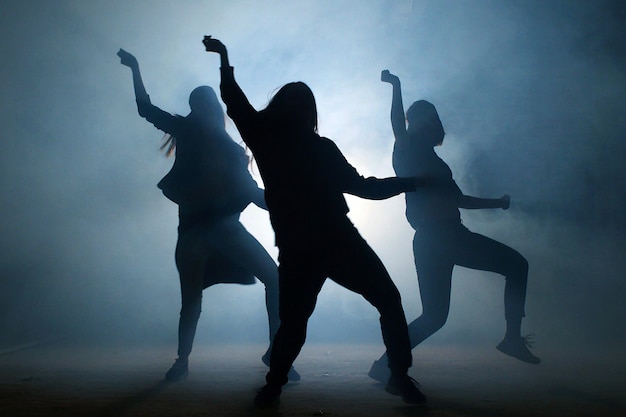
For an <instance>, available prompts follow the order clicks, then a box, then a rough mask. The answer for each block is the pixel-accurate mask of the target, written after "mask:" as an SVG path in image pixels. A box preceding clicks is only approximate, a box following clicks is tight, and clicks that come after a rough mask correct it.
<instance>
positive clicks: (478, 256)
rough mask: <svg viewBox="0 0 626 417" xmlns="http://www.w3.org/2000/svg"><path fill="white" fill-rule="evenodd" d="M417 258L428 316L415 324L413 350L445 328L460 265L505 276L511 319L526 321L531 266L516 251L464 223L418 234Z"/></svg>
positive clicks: (424, 310) (411, 326) (506, 307)
mask: <svg viewBox="0 0 626 417" xmlns="http://www.w3.org/2000/svg"><path fill="white" fill-rule="evenodd" d="M413 254H414V256H415V266H416V269H417V274H418V282H419V289H420V296H421V300H422V314H421V316H420V317H418V318H417V319H416V320H414V321H413V322H411V324H409V335H410V338H411V347H412V348H413V347H415V346H417V345H418V344H420V343H421V342H422V341H424V340H425V339H426V338H428V337H429V336H430V335H432V334H433V333H435V332H436V331H437V330H439V329H440V328H441V327H443V325H444V324H445V322H446V320H447V318H448V312H449V310H450V290H451V284H452V270H453V268H454V265H460V266H464V267H467V268H471V269H478V270H483V271H491V272H496V273H499V274H502V275H504V276H505V277H506V284H505V289H504V311H505V318H506V320H507V322H509V321H510V322H511V323H517V324H519V322H521V320H522V317H524V304H525V301H526V283H527V277H528V262H527V261H526V259H525V258H524V257H523V256H522V255H521V254H520V253H519V252H517V251H516V250H514V249H512V248H510V247H508V246H506V245H504V244H502V243H500V242H497V241H495V240H493V239H490V238H488V237H486V236H483V235H480V234H478V233H473V232H470V231H469V230H468V229H467V228H465V227H464V226H462V225H460V224H459V225H454V226H448V227H443V228H433V229H428V230H426V231H422V232H417V233H415V237H414V239H413Z"/></svg>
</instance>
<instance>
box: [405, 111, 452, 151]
mask: <svg viewBox="0 0 626 417" xmlns="http://www.w3.org/2000/svg"><path fill="white" fill-rule="evenodd" d="M406 120H407V121H408V122H409V126H408V129H407V130H408V132H409V134H410V136H411V137H414V138H416V139H418V140H423V141H427V142H428V143H429V144H431V145H432V146H438V145H441V143H442V142H443V137H444V136H445V134H446V133H445V131H444V130H443V125H442V124H441V120H440V119H439V114H438V113H437V109H436V108H435V106H434V105H433V104H432V103H430V102H428V101H426V100H418V101H416V102H415V103H413V104H411V107H409V109H408V110H407V112H406Z"/></svg>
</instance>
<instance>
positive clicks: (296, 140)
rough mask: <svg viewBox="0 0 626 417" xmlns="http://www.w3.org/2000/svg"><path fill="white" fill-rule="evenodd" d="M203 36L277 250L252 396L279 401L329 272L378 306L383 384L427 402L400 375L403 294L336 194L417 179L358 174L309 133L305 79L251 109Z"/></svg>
mask: <svg viewBox="0 0 626 417" xmlns="http://www.w3.org/2000/svg"><path fill="white" fill-rule="evenodd" d="M203 42H204V45H205V47H206V50H207V51H212V52H217V53H219V54H220V56H221V84H220V88H221V93H222V99H223V101H224V103H225V104H226V108H227V113H228V115H229V116H230V117H231V118H232V119H233V121H234V122H235V125H236V126H237V128H238V129H239V132H240V133H241V136H242V138H243V140H244V142H245V143H246V144H247V145H248V147H249V148H250V149H251V150H252V154H253V155H254V157H255V159H256V162H257V165H258V167H259V172H260V174H261V176H262V178H263V182H264V184H265V197H266V201H267V206H268V209H269V213H270V219H271V222H272V226H273V228H274V231H275V234H276V245H277V246H278V248H279V267H278V271H279V283H280V284H279V285H280V294H279V298H280V317H281V324H280V328H279V330H278V333H277V334H276V338H275V339H274V348H273V350H272V354H271V360H270V370H269V373H268V374H267V376H266V381H267V384H266V385H265V386H264V387H263V388H261V389H260V390H259V392H258V393H257V396H256V398H255V404H256V405H257V406H275V405H277V404H278V402H279V400H280V394H281V387H282V386H283V385H284V384H285V383H286V382H287V371H288V370H289V368H290V366H291V365H292V363H293V361H294V360H295V359H296V357H297V355H298V353H299V352H300V349H301V348H302V346H303V344H304V341H305V337H306V327H307V321H308V319H309V317H310V315H311V314H312V313H313V310H314V308H315V303H316V300H317V295H318V293H319V291H320V290H321V288H322V285H323V284H324V281H325V280H326V278H327V277H330V278H331V279H333V280H334V281H335V282H337V283H338V284H340V285H342V286H344V287H346V288H348V289H350V290H352V291H354V292H356V293H359V294H361V295H363V297H365V299H366V300H367V301H369V302H370V303H371V304H372V305H373V306H374V307H376V308H377V309H378V311H379V312H380V323H381V330H382V334H383V339H384V341H385V345H386V347H387V349H388V352H389V367H390V369H391V377H390V379H389V381H388V384H387V391H388V392H390V393H392V394H395V395H402V397H403V399H404V400H405V401H406V402H409V403H416V404H422V403H424V402H425V401H426V399H425V397H424V395H423V394H422V393H421V392H420V391H419V389H418V386H417V383H416V382H415V381H414V380H413V379H411V378H410V377H409V376H408V375H407V370H408V368H409V367H410V366H411V361H412V359H411V352H410V346H409V338H408V332H407V327H406V320H405V316H404V312H403V309H402V305H401V302H400V294H399V293H398V290H397V289H396V287H395V285H394V284H393V282H392V280H391V279H390V277H389V274H388V273H387V271H386V269H385V267H384V266H383V264H382V263H381V261H380V259H379V258H378V257H377V256H376V254H375V253H374V251H373V250H372V249H371V248H370V247H369V246H368V244H367V243H366V242H365V240H364V239H363V238H362V237H361V236H360V235H359V233H358V231H357V230H356V228H355V227H354V225H353V224H352V223H351V222H350V220H349V219H348V217H347V216H346V214H347V212H348V206H347V205H346V201H345V199H344V196H343V193H349V194H354V195H357V196H359V197H363V198H369V199H384V198H389V197H391V196H394V195H397V194H399V193H401V192H406V191H414V190H415V188H416V183H417V181H416V179H415V178H396V177H394V178H386V179H378V178H367V179H365V178H363V177H362V176H360V175H359V174H358V172H357V171H356V169H354V168H353V167H352V166H351V165H350V164H349V163H348V162H347V161H346V159H345V158H344V156H343V155H342V154H341V152H340V151H339V149H338V148H337V146H336V145H335V144H334V143H333V142H332V141H331V140H329V139H327V138H323V137H320V136H319V135H318V134H317V133H316V131H317V110H316V104H315V98H314V96H313V93H312V92H311V90H310V89H309V87H308V86H307V85H306V84H304V83H302V82H293V83H289V84H286V85H285V86H283V87H282V88H281V89H280V90H279V91H278V92H277V93H276V94H275V95H274V97H273V98H272V99H271V101H270V102H269V104H268V105H267V107H266V108H265V109H264V110H261V111H257V110H255V109H254V108H253V107H252V106H251V105H250V103H249V102H248V99H247V98H246V96H245V94H244V93H243V91H242V90H241V89H240V88H239V85H238V84H237V83H236V81H235V78H234V75H233V68H232V67H231V66H230V65H229V62H228V55H227V51H226V47H225V46H224V45H223V44H222V43H221V42H220V41H219V40H217V39H212V38H211V37H210V36H206V37H205V39H204V41H203Z"/></svg>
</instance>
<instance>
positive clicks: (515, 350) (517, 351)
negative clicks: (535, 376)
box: [496, 335, 541, 365]
mask: <svg viewBox="0 0 626 417" xmlns="http://www.w3.org/2000/svg"><path fill="white" fill-rule="evenodd" d="M532 336H533V335H528V336H523V337H522V336H520V337H519V339H518V338H512V337H505V338H504V339H503V340H502V342H500V344H499V345H498V346H496V349H498V350H499V351H500V352H502V353H504V354H506V355H509V356H513V357H514V358H517V359H519V360H520V361H522V362H526V363H532V364H533V365H537V364H539V363H541V359H539V358H538V357H536V356H535V355H533V354H532V353H531V352H530V350H529V349H530V348H532V344H533V343H534V342H532V341H531V340H530V339H531V338H532Z"/></svg>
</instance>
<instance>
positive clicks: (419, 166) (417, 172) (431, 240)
mask: <svg viewBox="0 0 626 417" xmlns="http://www.w3.org/2000/svg"><path fill="white" fill-rule="evenodd" d="M381 80H382V81H383V82H387V83H390V84H391V85H392V86H393V99H392V105H391V124H392V128H393V133H394V136H395V145H394V150H393V167H394V169H395V171H396V174H397V175H401V176H410V175H412V176H421V177H427V178H429V182H428V185H427V186H425V187H422V188H420V190H419V192H415V193H408V194H406V217H407V219H408V221H409V223H410V224H411V226H412V227H413V229H415V237H414V240H413V253H414V257H415V266H416V268H417V273H418V281H419V288H420V295H421V299H422V315H421V316H420V317H418V318H417V319H416V320H414V321H413V322H412V323H410V324H409V335H410V338H411V347H412V348H413V347H415V346H417V345H418V344H420V343H421V342H422V341H424V340H425V339H426V338H428V337H429V336H430V335H432V334H433V333H435V332H436V331H437V330H439V329H440V328H441V327H442V326H443V325H444V324H445V322H446V319H447V317H448V311H449V308H450V288H451V277H452V269H453V267H454V265H461V266H464V267H467V268H472V269H479V270H484V271H492V272H497V273H500V274H502V275H504V276H505V277H506V286H505V290H504V305H505V318H506V323H507V325H506V335H505V337H504V340H502V342H501V343H500V344H499V345H498V346H497V348H498V349H499V350H500V351H502V352H504V353H506V354H507V355H511V356H513V357H516V358H517V359H520V360H522V361H525V362H529V363H533V364H537V363H539V362H540V360H539V358H537V357H536V356H534V355H533V354H532V353H531V352H530V351H529V350H528V348H527V347H528V345H529V343H530V341H529V340H528V338H527V337H526V338H523V337H522V336H521V335H520V329H521V322H522V317H524V303H525V298H526V282H527V275H528V262H527V261H526V259H524V257H523V256H522V255H520V254H519V253H518V252H517V251H515V250H513V249H511V248H510V247H508V246H506V245H503V244H502V243H499V242H497V241H495V240H493V239H490V238H488V237H485V236H482V235H480V234H477V233H472V232H470V231H469V230H468V229H467V228H465V227H464V226H463V224H462V223H461V216H460V212H459V208H464V209H484V208H502V209H504V210H506V209H508V208H509V203H510V198H509V196H508V195H505V196H503V197H501V198H497V199H486V198H477V197H471V196H468V195H465V194H463V193H462V192H461V190H460V189H459V187H458V186H457V184H456V182H455V181H454V180H453V179H452V172H451V171H450V168H449V167H448V165H447V164H446V163H445V162H444V161H443V160H442V159H441V158H439V156H438V155H437V154H436V153H435V150H434V147H435V146H439V145H441V144H442V143H443V138H444V135H445V132H444V129H443V126H442V124H441V121H440V119H439V115H438V114H437V110H436V109H435V107H434V106H433V105H432V104H431V103H429V102H427V101H424V100H420V101H416V102H415V103H413V104H412V105H411V107H410V108H409V109H408V111H407V113H406V121H408V128H407V126H406V122H405V115H404V108H403V104H402V93H401V86H400V79H399V78H398V77H397V76H395V75H393V74H390V73H389V71H387V70H385V71H383V72H382V74H381ZM386 362H387V354H385V355H383V357H382V358H381V359H380V360H378V361H376V362H374V364H373V365H372V369H371V370H370V376H371V377H372V378H375V379H378V380H382V379H384V378H385V377H386V374H387V370H386V366H385V364H386Z"/></svg>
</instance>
